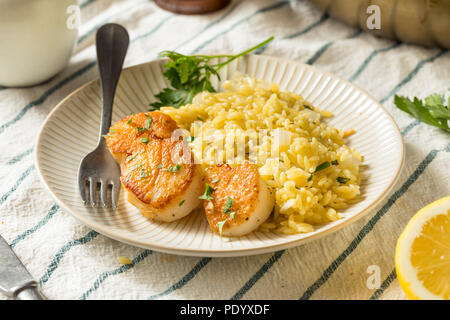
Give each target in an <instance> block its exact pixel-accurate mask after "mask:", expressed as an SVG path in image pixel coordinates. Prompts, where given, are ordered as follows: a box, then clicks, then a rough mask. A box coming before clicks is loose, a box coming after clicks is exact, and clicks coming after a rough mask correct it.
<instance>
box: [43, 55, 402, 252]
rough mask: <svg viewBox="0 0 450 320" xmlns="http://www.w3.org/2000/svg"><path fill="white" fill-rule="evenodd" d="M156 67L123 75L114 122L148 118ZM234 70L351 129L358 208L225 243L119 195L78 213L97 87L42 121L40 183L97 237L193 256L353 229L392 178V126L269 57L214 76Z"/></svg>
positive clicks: (356, 92) (351, 93)
mask: <svg viewBox="0 0 450 320" xmlns="http://www.w3.org/2000/svg"><path fill="white" fill-rule="evenodd" d="M163 65H164V61H163V60H156V61H151V62H148V63H144V64H141V65H137V66H133V67H129V68H126V69H124V70H123V72H122V75H121V78H120V81H119V86H118V89H117V92H116V98H115V103H114V112H113V121H117V120H119V119H121V118H122V117H124V116H126V115H128V114H129V113H130V112H134V113H137V112H142V111H147V109H148V104H149V103H150V102H153V101H154V97H153V96H154V94H156V93H158V92H160V91H161V89H162V88H164V87H167V86H168V83H167V81H166V79H165V78H164V76H163V74H162V72H163ZM236 71H238V72H240V73H245V74H249V75H251V76H254V77H257V78H263V79H265V80H266V81H269V82H276V83H278V84H279V85H280V89H282V90H289V91H291V92H295V93H299V94H301V95H302V96H303V97H304V98H305V99H307V100H309V101H310V102H312V103H313V105H315V106H319V107H320V108H321V109H325V110H329V111H331V112H333V113H334V114H335V117H333V118H331V119H330V120H329V122H328V123H329V124H330V125H331V126H334V127H337V128H342V129H350V128H353V129H355V130H356V134H354V135H353V136H351V138H350V139H349V144H350V145H351V146H352V147H355V148H356V149H357V150H358V151H359V152H360V153H361V154H362V155H363V156H364V167H363V170H362V183H361V191H362V194H361V199H360V201H359V202H357V203H356V204H354V205H352V206H351V207H349V208H348V209H346V210H344V211H341V214H342V216H343V219H341V220H339V221H336V222H332V223H329V224H327V225H324V226H321V227H319V228H317V229H316V230H315V231H314V232H311V233H306V234H298V235H290V236H288V235H277V234H265V233H261V232H253V233H251V234H250V235H247V236H244V237H240V238H233V239H228V238H225V237H224V238H220V237H219V236H218V235H216V234H214V233H212V232H211V231H210V229H209V226H208V224H207V222H206V219H205V218H204V217H203V216H202V215H200V214H191V215H189V216H187V217H185V218H184V219H181V220H178V221H175V222H173V223H158V222H153V221H150V220H148V219H146V218H144V217H143V216H142V215H141V214H140V213H139V212H138V210H137V209H135V208H134V207H133V206H132V205H130V204H129V203H128V202H127V201H126V199H125V196H124V192H123V191H122V192H121V197H120V203H119V209H118V210H117V211H110V210H106V209H92V208H85V207H84V206H83V205H82V202H81V199H80V195H79V193H78V188H77V171H78V165H79V163H80V160H81V159H82V158H83V157H84V155H85V154H86V153H88V152H89V151H91V150H92V149H93V148H94V147H95V145H96V142H97V135H98V128H99V121H100V112H101V103H100V101H101V97H100V86H99V81H98V80H94V81H92V82H89V83H88V84H86V85H84V86H82V87H81V88H79V89H78V90H76V91H75V92H73V93H72V94H70V95H69V96H68V97H66V98H65V99H64V100H63V101H62V102H61V103H60V104H59V105H58V106H57V107H56V108H55V109H54V110H53V111H52V112H51V113H50V115H49V116H48V118H47V120H46V121H45V123H44V125H43V127H42V129H41V132H40V135H39V137H38V141H37V147H36V163H37V168H38V171H39V173H40V176H41V178H42V181H43V182H44V184H45V185H46V186H47V188H48V190H49V191H50V193H51V194H52V195H53V197H54V198H55V199H56V201H57V202H58V203H59V204H60V205H61V207H62V208H63V209H64V210H66V211H68V212H70V213H71V214H73V215H74V216H75V217H76V218H77V219H79V220H80V221H81V222H82V223H84V224H86V225H87V226H89V227H91V228H92V229H94V230H96V231H97V232H99V233H102V234H104V235H106V236H108V237H111V238H113V239H116V240H119V241H122V242H125V243H128V244H131V245H135V246H138V247H142V248H148V249H153V250H156V251H163V252H168V253H174V254H181V255H192V256H221V257H224V256H242V255H252V254H259V253H266V252H272V251H276V250H280V249H286V248H290V247H294V246H297V245H299V244H302V243H305V242H306V241H310V240H312V239H316V238H318V237H320V236H324V235H326V234H329V233H331V232H333V231H336V230H338V229H340V228H342V227H343V226H345V225H347V224H349V223H351V222H354V221H355V220H356V219H358V218H360V217H362V216H363V215H364V214H366V213H367V212H368V211H369V210H370V209H372V208H373V207H374V206H375V205H376V204H377V203H379V202H380V201H381V200H382V199H383V198H384V197H385V196H386V194H387V193H388V192H389V190H390V189H391V188H392V186H393V184H394V183H395V181H396V180H397V178H398V176H399V173H400V170H401V167H402V164H403V156H404V151H403V149H404V147H403V141H402V137H401V134H400V132H399V130H398V127H397V126H396V124H395V122H394V121H393V119H392V118H391V116H390V115H389V114H388V112H387V111H386V110H385V109H384V108H383V107H382V106H381V105H380V104H379V103H378V102H377V101H376V100H375V99H374V98H372V97H371V96H370V95H368V94H367V93H366V92H365V91H363V90H361V89H359V88H357V87H356V86H354V85H353V84H351V83H349V82H347V81H345V80H343V79H341V78H339V77H337V76H335V75H333V74H330V73H327V72H323V71H320V70H318V69H316V68H313V67H311V66H308V65H304V64H301V63H297V62H292V61H288V60H283V59H278V58H274V57H269V56H262V55H249V56H246V57H244V58H241V59H239V60H236V61H233V62H232V63H231V64H229V65H228V66H227V67H225V68H223V69H222V70H221V72H220V74H221V77H222V79H228V78H230V77H231V75H232V74H233V73H234V72H236ZM214 85H216V87H217V85H218V83H217V82H215V83H214Z"/></svg>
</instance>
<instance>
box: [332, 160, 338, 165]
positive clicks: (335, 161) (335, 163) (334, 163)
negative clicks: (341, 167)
mask: <svg viewBox="0 0 450 320" xmlns="http://www.w3.org/2000/svg"><path fill="white" fill-rule="evenodd" d="M331 164H332V165H333V166H337V165H338V164H339V162H338V161H337V160H333V161H331Z"/></svg>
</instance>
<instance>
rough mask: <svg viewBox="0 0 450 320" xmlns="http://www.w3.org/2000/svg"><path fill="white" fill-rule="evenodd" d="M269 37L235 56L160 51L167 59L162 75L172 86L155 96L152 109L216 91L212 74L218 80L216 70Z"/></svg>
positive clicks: (173, 105)
mask: <svg viewBox="0 0 450 320" xmlns="http://www.w3.org/2000/svg"><path fill="white" fill-rule="evenodd" d="M272 40H273V37H270V38H269V39H267V40H266V41H263V42H261V43H260V44H258V45H256V46H254V47H253V48H250V49H248V50H246V51H244V52H241V53H239V54H236V55H219V56H206V55H193V56H186V55H183V54H181V53H178V52H175V51H163V52H160V54H159V55H160V56H161V57H166V58H169V61H168V62H167V63H166V64H165V65H164V76H165V77H166V78H167V80H169V82H170V85H171V88H165V89H163V90H162V91H161V92H160V93H158V94H157V95H155V97H156V98H157V99H158V101H156V102H154V103H151V104H150V106H151V107H152V110H156V109H159V108H161V107H164V106H172V107H175V108H178V107H180V106H182V105H185V104H188V103H191V102H192V99H193V98H194V96H195V95H196V94H197V93H199V92H202V91H209V92H215V89H214V87H213V86H212V83H211V80H210V78H211V76H216V77H217V78H218V79H219V80H220V76H219V73H218V71H219V70H220V69H221V68H223V67H224V66H225V65H227V64H228V63H230V62H231V61H233V60H235V59H237V58H239V57H241V56H244V55H246V54H247V53H249V52H251V51H254V50H256V49H258V48H260V47H262V46H264V45H266V44H267V43H269V42H270V41H272ZM220 57H221V58H228V59H227V60H226V61H224V62H222V63H219V64H212V65H211V64H209V62H210V60H211V59H213V58H220Z"/></svg>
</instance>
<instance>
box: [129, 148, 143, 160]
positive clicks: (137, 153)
mask: <svg viewBox="0 0 450 320" xmlns="http://www.w3.org/2000/svg"><path fill="white" fill-rule="evenodd" d="M143 153H144V150H142V151H141V152H136V153H135V154H133V155H132V156H131V157H129V158H128V159H127V161H131V160H133V159H134V158H136V156H137V155H139V154H143Z"/></svg>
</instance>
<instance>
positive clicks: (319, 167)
mask: <svg viewBox="0 0 450 320" xmlns="http://www.w3.org/2000/svg"><path fill="white" fill-rule="evenodd" d="M329 166H331V164H330V162H329V161H325V162H323V163H321V164H319V165H318V166H317V168H316V171H314V172H318V171H320V170H323V169H326V168H328V167H329Z"/></svg>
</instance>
